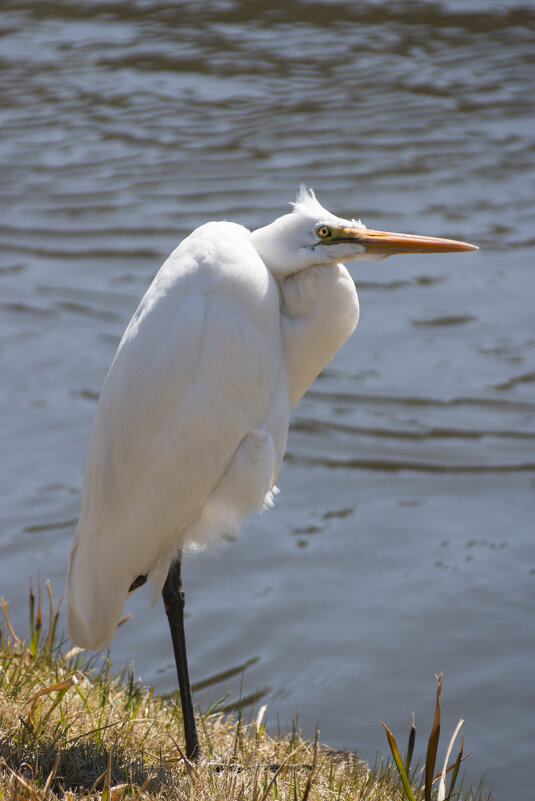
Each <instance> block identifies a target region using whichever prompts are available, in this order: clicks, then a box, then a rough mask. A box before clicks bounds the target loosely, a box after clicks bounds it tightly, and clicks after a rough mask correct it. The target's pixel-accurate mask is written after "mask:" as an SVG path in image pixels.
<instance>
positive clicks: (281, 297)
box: [67, 187, 477, 759]
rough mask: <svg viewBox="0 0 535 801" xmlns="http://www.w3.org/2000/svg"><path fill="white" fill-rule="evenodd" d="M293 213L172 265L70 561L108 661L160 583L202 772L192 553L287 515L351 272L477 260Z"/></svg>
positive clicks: (127, 343) (136, 353)
mask: <svg viewBox="0 0 535 801" xmlns="http://www.w3.org/2000/svg"><path fill="white" fill-rule="evenodd" d="M292 205H293V211H292V212H290V213H288V214H285V215H284V216H282V217H279V218H278V219H277V220H275V221H274V222H272V223H271V224H270V225H267V226H265V227H264V228H259V229H257V230H255V231H252V232H251V231H249V230H247V229H246V228H244V227H243V226H241V225H237V224H236V223H231V222H209V223H206V224H205V225H202V226H201V227H200V228H197V229H196V230H195V231H194V232H193V233H192V234H190V236H188V237H187V238H186V239H185V240H184V241H183V242H182V243H181V244H180V245H179V246H178V247H177V248H176V250H174V251H173V253H172V254H171V255H170V256H169V258H168V259H167V261H166V262H165V263H164V265H163V266H162V268H161V269H160V271H159V272H158V274H157V275H156V277H155V279H154V281H153V282H152V284H151V286H150V287H149V289H148V291H147V293H146V294H145V297H144V298H143V300H142V301H141V303H140V305H139V307H138V309H137V311H136V312H135V314H134V316H133V317H132V319H131V321H130V323H129V324H128V327H127V329H126V331H125V333H124V335H123V338H122V340H121V342H120V344H119V348H118V350H117V353H116V355H115V358H114V361H113V364H112V366H111V369H110V371H109V373H108V376H107V378H106V380H105V382H104V386H103V388H102V392H101V395H100V399H99V402H98V405H97V410H96V417H95V423H94V426H93V431H92V434H91V439H90V442H89V450H88V455H87V463H86V470H85V479H84V489H83V497H82V507H81V513H80V520H79V523H78V528H77V530H76V534H75V537H74V542H73V545H72V548H71V551H70V555H69V575H68V580H67V588H68V589H67V605H68V611H67V625H68V632H69V636H70V638H71V640H72V641H73V642H74V643H76V644H77V645H79V646H82V647H83V648H103V647H105V646H106V645H107V644H108V643H109V642H110V640H111V638H112V637H113V633H114V631H115V628H116V626H117V623H118V621H119V619H120V616H121V613H122V609H123V604H124V602H125V599H126V597H127V596H128V594H129V593H130V592H132V591H133V590H135V589H136V588H137V587H139V586H141V585H142V584H144V583H145V582H146V581H147V579H150V580H151V581H152V590H153V593H152V600H153V603H156V600H157V598H158V596H159V594H160V593H162V594H163V599H164V604H165V610H166V612H167V616H168V619H169V625H170V629H171V636H172V640H173V647H174V652H175V660H176V665H177V674H178V681H179V687H180V697H181V703H182V708H183V716H184V729H185V739H186V754H187V756H188V757H189V758H191V759H198V758H199V757H200V748H199V741H198V738H197V732H196V728H195V719H194V715H193V706H192V701H191V691H190V685H189V678H188V667H187V658H186V644H185V638H184V625H183V612H184V594H183V591H182V583H181V577H180V568H181V557H182V553H183V551H184V550H186V551H187V550H188V549H197V548H202V547H204V546H205V545H206V544H207V543H209V542H210V541H212V540H214V539H215V538H218V537H221V535H224V534H225V533H228V532H233V533H235V532H237V530H238V527H239V524H240V521H241V520H242V519H243V518H244V517H245V515H247V513H248V512H250V511H252V510H255V509H262V508H266V507H270V506H272V504H273V496H274V493H276V491H277V489H276V487H275V480H276V478H277V474H278V472H279V469H280V466H281V462H282V458H283V455H284V450H285V447H286V438H287V434H288V425H289V417H290V409H291V408H292V406H294V404H295V403H297V401H298V400H299V398H301V396H302V395H303V394H304V393H305V392H306V390H307V388H308V387H309V386H310V384H311V383H312V382H313V381H314V379H315V378H316V376H317V375H318V374H319V373H320V371H321V370H322V369H323V368H324V367H325V366H326V365H327V364H328V363H329V362H330V360H331V359H332V358H333V356H334V355H335V353H336V352H337V351H338V349H339V348H340V347H341V346H342V345H343V343H344V342H345V341H346V340H347V338H348V337H349V335H350V334H351V333H352V331H353V330H354V328H355V326H356V325H357V321H358V317H359V304H358V299H357V293H356V290H355V284H354V282H353V280H352V279H351V277H350V275H349V273H348V271H347V270H346V268H345V267H344V265H343V264H342V263H341V262H342V261H343V260H344V259H349V260H356V259H367V260H370V259H371V260H376V259H383V258H385V257H386V256H390V255H391V254H394V253H430V252H447V251H466V250H476V249H477V248H475V247H474V246H473V245H469V244H467V243H465V242H457V241H454V240H450V239H437V238H434V237H427V236H413V235H408V234H393V233H386V232H382V231H373V230H370V229H368V228H366V227H365V226H364V225H363V224H362V223H361V222H360V221H356V220H345V219H341V218H340V217H336V216H334V215H333V214H331V213H330V212H329V211H327V210H326V209H324V208H323V207H322V206H321V205H320V203H319V202H318V200H317V199H316V197H315V195H314V192H313V191H312V190H310V189H306V188H305V187H301V190H300V192H299V194H298V197H297V200H296V202H295V203H294V204H292Z"/></svg>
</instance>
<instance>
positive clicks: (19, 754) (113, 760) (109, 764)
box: [0, 737, 171, 796]
mask: <svg viewBox="0 0 535 801" xmlns="http://www.w3.org/2000/svg"><path fill="white" fill-rule="evenodd" d="M0 762H2V763H3V764H4V765H5V766H7V767H8V768H10V770H11V771H13V773H14V774H16V775H17V776H19V777H21V778H23V779H26V780H32V781H35V782H37V783H38V784H39V786H41V787H43V786H44V785H46V786H47V787H48V788H49V789H50V790H51V791H52V792H53V793H56V794H59V795H60V796H61V795H64V794H65V792H66V791H68V790H87V791H90V792H91V791H92V792H95V791H98V790H102V789H104V787H105V786H108V787H116V786H117V785H127V786H129V787H143V788H144V790H146V791H147V792H149V793H151V792H155V791H156V790H157V789H158V788H159V787H161V786H162V785H164V786H168V785H169V783H170V781H171V773H170V771H169V769H168V767H167V766H166V765H165V763H164V761H163V759H162V760H161V761H160V762H158V761H156V760H155V758H154V756H153V755H150V756H149V755H148V754H144V753H143V752H142V751H141V752H139V753H138V754H136V757H135V759H132V756H131V753H130V754H128V753H127V752H126V751H123V750H122V749H120V748H112V749H111V753H110V749H108V748H107V747H105V746H104V745H97V744H95V743H77V744H73V745H70V746H68V747H66V748H58V746H57V745H50V746H48V747H47V746H46V744H43V742H39V744H38V746H37V747H35V746H34V745H31V744H29V743H24V742H21V741H18V742H17V741H15V740H13V739H11V738H7V737H6V738H3V739H0Z"/></svg>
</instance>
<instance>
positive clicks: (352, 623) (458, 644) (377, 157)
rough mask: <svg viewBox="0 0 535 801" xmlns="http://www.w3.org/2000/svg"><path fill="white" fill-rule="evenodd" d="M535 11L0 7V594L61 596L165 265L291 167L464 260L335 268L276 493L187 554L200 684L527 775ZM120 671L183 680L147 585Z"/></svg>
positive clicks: (347, 733)
mask: <svg viewBox="0 0 535 801" xmlns="http://www.w3.org/2000/svg"><path fill="white" fill-rule="evenodd" d="M534 32H535V12H534V10H533V5H532V4H531V3H529V4H528V3H525V4H518V5H517V4H515V3H514V2H511V3H498V2H476V0H466V2H460V0H457V1H454V0H451V1H448V0H445V1H444V2H432V1H431V0H430V1H429V2H395V3H383V2H371V0H369V1H368V2H360V3H354V2H336V1H335V2H301V3H300V2H291V1H289V2H273V3H263V2H255V0H251V1H250V2H246V0H242V2H238V1H236V2H233V1H232V0H228V2H225V1H222V2H215V1H214V2H203V3H198V4H194V3H171V2H166V0H160V2H158V0H145V1H144V2H142V1H141V0H139V1H138V2H135V1H134V0H131V2H126V1H124V2H120V1H118V2H90V1H89V0H86V2H84V0H77V1H76V2H74V0H72V2H70V1H69V0H63V2H52V0H51V1H50V2H46V1H44V0H43V1H42V2H37V0H36V1H35V2H33V3H31V2H24V0H17V2H15V1H14V0H13V1H12V2H10V0H4V2H3V4H2V11H1V13H0V69H1V74H2V80H1V82H0V129H1V133H0V191H1V202H2V213H1V217H0V348H1V351H0V358H1V374H2V381H1V386H0V393H1V395H0V397H1V416H0V426H1V429H2V446H1V454H2V457H1V458H2V467H3V470H2V496H1V502H0V560H1V563H0V594H3V595H4V596H5V597H6V598H8V599H9V600H10V602H11V604H10V613H11V617H12V620H13V623H14V625H15V626H17V627H18V628H19V629H20V630H21V631H23V632H24V631H25V630H26V625H27V624H26V615H27V611H26V594H27V576H28V574H30V573H31V574H33V575H35V574H36V573H37V571H38V570H40V572H41V576H42V577H43V578H46V577H50V579H51V580H52V583H53V586H54V589H55V593H56V594H57V595H59V594H61V591H62V589H63V583H64V577H65V560H66V553H67V551H68V547H69V543H70V540H71V538H72V534H73V530H74V527H75V523H76V519H77V515H78V510H79V504H80V493H81V487H82V471H83V463H84V459H85V450H86V447H87V441H88V436H89V431H90V427H91V423H92V419H93V415H94V411H95V403H96V399H97V397H98V393H99V390H100V387H101V384H102V381H103V379H104V376H105V374H106V371H107V369H108V367H109V364H110V362H111V359H112V357H113V353H114V350H115V347H116V345H117V342H118V340H119V337H120V335H121V333H122V330H123V329H124V326H125V325H126V323H127V321H128V319H129V318H130V315H131V314H132V312H133V311H134V309H135V307H136V305H137V303H138V300H139V298H140V297H141V295H142V294H143V292H144V291H145V288H146V287H147V285H148V283H149V282H150V280H151V278H152V276H153V275H154V273H155V271H156V269H157V268H158V267H159V265H160V264H161V262H162V261H163V259H164V258H165V256H166V255H167V254H168V253H169V252H170V251H171V249H172V248H173V247H174V246H175V245H176V243H177V242H178V241H179V240H180V239H181V238H182V237H183V236H184V235H185V234H187V233H188V232H189V231H190V230H191V229H192V228H194V227H196V226H197V225H199V224H200V223H201V222H203V221H206V220H208V219H220V218H226V219H232V220H236V221H238V222H241V223H243V224H245V225H247V226H249V227H255V226H258V225H262V224H265V223H266V222H268V221H270V220H271V219H273V218H274V217H275V216H278V215H279V214H281V213H283V212H284V211H285V210H286V208H287V205H286V204H287V202H288V201H289V200H292V199H293V197H294V195H295V191H296V188H297V186H298V184H299V183H300V182H301V181H305V182H307V183H309V184H311V185H312V186H314V187H315V189H316V191H317V193H318V196H319V199H320V200H321V201H322V202H323V203H324V205H326V206H327V207H328V208H330V209H331V210H332V211H334V212H338V213H339V214H342V215H344V216H350V217H352V216H353V215H355V216H362V218H363V220H364V221H365V222H366V223H367V224H369V225H370V226H371V227H375V228H383V229H387V230H406V231H416V232H419V233H424V234H437V235H442V236H451V237H454V238H459V239H466V240H468V241H472V242H476V243H477V244H479V245H480V246H481V250H480V251H479V253H477V254H466V255H449V256H436V257H426V256H402V257H395V258H393V259H388V260H387V261H384V262H380V263H363V262H361V263H359V264H354V265H352V266H351V265H350V269H351V270H352V274H353V275H354V277H355V280H356V282H357V286H358V288H359V294H360V301H361V321H360V323H359V327H358V329H357V332H356V333H355V335H354V336H353V337H352V339H351V340H350V341H349V342H348V343H347V345H346V346H345V347H344V348H343V349H342V351H341V352H340V353H339V354H338V356H337V357H336V359H335V360H334V361H333V362H332V364H331V365H330V366H329V367H328V368H327V369H326V370H325V371H324V373H323V374H322V375H321V376H320V378H319V379H318V380H317V382H316V383H315V384H314V386H313V387H312V388H311V390H310V392H309V393H308V394H307V396H306V397H305V398H304V399H303V401H302V402H301V403H300V404H299V405H298V406H297V408H296V410H295V413H294V416H293V425H292V430H291V434H290V439H289V445H288V454H287V459H286V462H285V465H284V467H283V470H282V473H281V476H280V480H279V485H280V487H281V490H282V491H281V495H280V496H279V500H278V503H277V507H276V509H275V510H273V511H272V512H269V513H267V514H264V515H262V516H257V517H254V518H251V519H250V520H249V521H248V522H247V524H246V525H245V526H244V530H243V534H242V537H241V540H240V542H239V543H233V544H231V545H230V546H229V547H228V548H227V549H226V550H224V551H221V552H218V553H216V554H215V555H213V554H203V555H199V556H197V557H195V558H193V559H190V560H189V561H188V562H187V564H186V567H185V582H186V589H187V593H188V597H189V606H188V609H189V617H188V636H189V646H190V659H191V672H192V674H193V677H194V679H195V680H198V681H201V680H204V679H206V678H209V677H212V676H214V674H217V673H218V672H220V671H226V670H230V669H231V668H236V667H239V666H240V665H248V667H247V668H246V669H245V671H243V670H239V671H238V672H237V673H236V675H235V676H234V677H233V678H230V679H229V678H227V679H224V680H222V681H220V682H219V683H218V684H216V685H211V686H209V687H208V688H205V689H202V690H199V691H198V693H197V696H196V698H197V700H198V701H199V702H200V703H202V704H207V703H208V702H210V701H213V700H215V699H217V698H220V697H221V696H222V695H224V694H225V693H227V692H228V693H229V694H230V695H229V700H232V699H234V698H236V697H237V696H238V694H239V693H240V687H241V692H242V694H243V695H244V696H248V695H250V694H254V693H255V692H257V693H258V695H259V696H260V697H262V698H263V699H264V701H265V703H267V704H268V710H269V711H268V724H270V725H271V726H272V728H274V729H276V727H277V725H278V721H279V722H280V724H281V726H283V727H284V726H286V725H290V724H291V720H292V717H293V716H294V715H295V712H296V710H298V712H299V722H300V725H301V726H302V727H303V729H304V730H305V732H307V733H312V732H313V730H314V726H315V724H316V722H317V721H319V722H320V728H321V738H322V740H323V741H324V742H327V743H329V744H330V745H332V746H335V747H342V746H344V747H347V748H350V749H357V751H358V753H359V755H360V756H362V757H364V758H367V759H371V760H372V761H373V760H374V758H375V752H376V750H377V749H381V750H383V751H385V750H386V741H385V739H384V734H383V733H382V731H381V727H380V725H379V722H378V720H379V718H382V719H383V720H385V721H387V722H388V723H389V724H390V726H391V728H393V730H394V731H395V732H396V733H399V734H400V736H401V739H404V737H405V732H408V727H409V722H410V714H411V712H412V711H414V712H415V715H416V722H417V725H418V730H419V737H420V738H421V739H420V744H422V743H423V741H424V740H425V738H426V735H427V732H428V730H429V728H430V725H431V718H432V709H433V696H434V686H435V682H434V674H435V673H437V672H438V671H444V673H445V690H444V695H443V706H444V726H443V729H444V731H445V732H450V731H451V730H452V729H453V727H454V725H455V723H456V722H457V719H458V718H459V717H460V716H461V715H462V716H463V717H464V718H465V719H466V723H465V725H464V732H465V742H466V748H467V750H471V749H477V750H476V751H475V753H474V754H473V755H472V756H471V757H470V758H469V760H468V761H467V762H466V770H467V774H468V779H469V780H470V781H474V782H477V781H478V779H479V777H480V775H481V773H482V772H483V771H485V770H486V771H487V787H488V789H489V790H490V789H494V790H495V792H496V798H497V799H502V801H509V799H513V798H514V799H515V801H527V799H528V798H532V795H531V793H532V789H533V758H532V757H533V747H534V745H535V727H534V725H533V709H534V703H535V697H534V681H533V678H534V677H533V666H534V664H535V647H534V634H535V625H534V620H535V618H534V611H533V601H534V597H535V592H534V590H535V552H534V547H533V531H534V519H535V517H534V512H535V393H534V388H535V355H534V344H535V326H534V317H533V308H534V301H535V290H534V257H533V253H534V248H533V245H534V242H535V235H534V228H533V219H534V217H533V206H534V203H533V181H532V174H531V176H530V171H531V170H532V167H533V161H534V150H535V148H534V131H535V126H534V125H533V105H534V101H533V97H534V93H533V61H534V55H533V54H534V52H535V51H534V49H533V46H534V39H535V35H534ZM129 609H130V611H132V612H133V613H134V620H133V621H131V622H129V623H128V624H127V625H125V626H123V627H122V628H121V630H120V631H119V632H118V633H117V636H116V637H115V639H114V641H113V643H112V646H111V659H112V662H113V664H114V665H115V666H117V668H119V667H122V666H123V665H124V664H125V663H126V662H127V661H128V660H131V659H133V660H135V665H136V673H137V674H138V675H140V676H141V677H142V679H143V681H144V682H146V683H154V684H155V685H156V687H157V689H158V690H160V691H169V690H171V689H172V688H173V687H174V685H175V676H174V666H173V663H172V661H171V650H170V642H169V639H168V633H167V631H166V625H167V624H166V622H165V619H164V615H163V614H162V611H161V608H160V607H157V608H156V609H151V607H150V605H149V602H148V593H145V592H144V591H140V592H139V593H137V595H136V597H135V598H133V599H132V601H131V603H130V605H129Z"/></svg>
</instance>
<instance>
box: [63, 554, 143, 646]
mask: <svg viewBox="0 0 535 801" xmlns="http://www.w3.org/2000/svg"><path fill="white" fill-rule="evenodd" d="M93 542H94V540H93ZM91 546H92V541H91V540H89V541H87V540H84V541H81V542H80V541H77V539H76V538H75V541H74V543H73V546H72V548H71V552H70V554H69V574H68V577H67V631H68V634H69V638H70V639H71V640H72V642H73V643H75V644H76V645H78V646H80V647H81V648H93V649H97V650H98V649H101V648H105V647H106V646H107V645H108V643H109V642H110V640H111V639H112V637H113V634H114V632H115V629H116V628H117V624H118V622H119V620H120V618H121V614H122V611H123V606H124V602H125V600H126V597H127V595H128V587H129V580H128V576H127V575H126V573H125V575H124V576H123V575H121V573H122V571H121V569H120V565H119V567H118V568H117V563H116V562H115V560H114V561H112V560H109V559H106V556H105V554H102V553H101V554H98V555H97V554H94V553H92V550H94V548H92V547H91ZM112 564H113V565H114V572H113V574H112V572H111V570H112V567H111V565H112Z"/></svg>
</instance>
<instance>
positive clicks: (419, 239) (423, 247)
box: [335, 228, 479, 256]
mask: <svg viewBox="0 0 535 801" xmlns="http://www.w3.org/2000/svg"><path fill="white" fill-rule="evenodd" d="M335 239H336V241H346V242H355V243H358V244H359V245H364V247H365V248H366V250H367V251H369V252H370V253H384V254H385V255H386V256H391V255H393V254H394V253H457V252H459V251H465V250H479V248H478V247H477V246H476V245H470V244H469V243H468V242H459V241H458V240H456V239H440V238H439V237H437V236H418V235H417V234H393V233H391V232H389V231H372V230H371V229H369V228H363V229H359V228H342V229H338V230H337V231H336V234H335Z"/></svg>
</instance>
